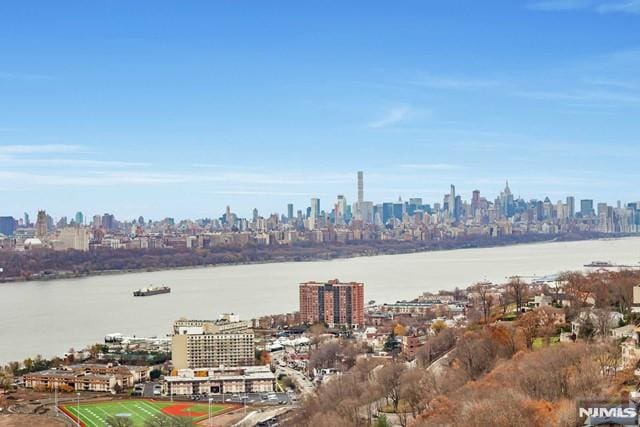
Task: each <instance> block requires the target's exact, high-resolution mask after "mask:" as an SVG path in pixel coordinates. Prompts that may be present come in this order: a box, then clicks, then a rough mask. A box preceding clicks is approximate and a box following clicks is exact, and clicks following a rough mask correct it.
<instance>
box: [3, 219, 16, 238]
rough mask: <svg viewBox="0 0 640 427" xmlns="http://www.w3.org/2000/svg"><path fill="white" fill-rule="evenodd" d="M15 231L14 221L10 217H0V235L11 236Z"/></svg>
mask: <svg viewBox="0 0 640 427" xmlns="http://www.w3.org/2000/svg"><path fill="white" fill-rule="evenodd" d="M14 231H16V220H15V218H13V217H12V216H0V234H4V235H5V236H13V233H14Z"/></svg>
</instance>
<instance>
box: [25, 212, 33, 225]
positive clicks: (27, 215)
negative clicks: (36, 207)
mask: <svg viewBox="0 0 640 427" xmlns="http://www.w3.org/2000/svg"><path fill="white" fill-rule="evenodd" d="M30 225H31V223H30V220H29V214H28V213H26V212H25V213H24V226H25V227H29V226H30Z"/></svg>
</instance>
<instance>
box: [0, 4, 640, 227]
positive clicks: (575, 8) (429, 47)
mask: <svg viewBox="0 0 640 427" xmlns="http://www.w3.org/2000/svg"><path fill="white" fill-rule="evenodd" d="M622 3H624V2H619V1H616V0H611V1H608V2H602V1H595V0H594V1H586V2H584V1H580V2H567V1H521V2H510V3H509V4H497V3H495V4H479V3H477V2H472V3H468V4H467V5H466V6H465V7H466V9H467V12H468V13H465V14H460V13H458V12H459V10H458V8H456V7H453V6H448V5H446V4H423V3H421V2H409V3H407V4H404V5H388V4H380V3H372V2H367V3H366V4H363V3H357V2H356V3H353V4H339V5H337V6H336V9H337V10H326V9H324V8H321V7H317V6H313V5H301V4H298V3H293V2H291V3H287V2H285V3H282V4H281V5H280V6H281V7H282V9H281V10H280V11H278V13H275V12H274V10H272V8H271V7H270V6H267V5H252V6H251V7H247V6H243V5H237V4H233V5H231V4H220V3H216V4H210V3H190V4H188V5H185V4H182V3H181V4H178V3H173V4H172V3H166V4H165V5H163V6H162V8H161V9H162V11H161V12H160V11H159V13H157V14H147V13H142V12H143V10H144V11H148V10H149V9H153V7H150V6H149V4H145V3H144V2H143V3H139V4H137V5H130V4H126V3H117V2H113V3H110V4H109V5H102V4H100V5H99V4H94V5H91V6H86V5H83V7H77V8H71V7H68V8H64V7H60V6H59V5H56V6H54V5H49V4H46V3H45V4H42V5H40V6H39V9H40V11H41V13H38V14H33V13H31V12H32V11H31V8H30V7H29V6H28V5H24V4H6V5H3V6H2V7H1V11H2V13H0V20H1V21H0V23H1V25H0V48H1V49H2V51H3V52H4V54H3V55H2V57H1V58H0V95H1V96H2V99H3V101H4V102H3V103H2V104H0V113H1V114H0V117H1V119H0V197H2V199H3V200H6V201H9V203H7V202H5V204H3V206H6V207H8V208H9V210H10V212H7V213H9V214H12V215H16V216H18V215H21V214H22V211H24V210H26V211H29V212H35V211H37V209H39V208H46V209H47V210H48V211H49V212H51V213H52V214H53V215H55V216H60V215H70V214H71V213H72V212H71V213H70V212H68V207H69V206H74V207H77V208H82V210H84V211H87V212H110V211H111V212H114V213H115V214H116V215H118V216H119V217H131V216H137V215H144V216H154V217H165V216H171V217H206V216H211V215H212V212H217V210H218V207H220V206H222V207H224V206H225V205H227V204H231V205H232V206H235V209H236V210H237V211H239V212H247V213H248V212H250V210H251V209H252V208H253V207H254V206H256V205H258V206H263V207H264V208H263V209H264V210H265V211H275V210H281V209H282V208H281V205H282V203H283V201H282V199H289V201H291V202H293V203H294V204H296V205H301V203H303V202H304V203H307V200H308V199H309V198H310V197H315V196H318V197H320V198H325V199H326V198H327V197H330V198H333V197H335V195H337V194H341V193H343V192H346V194H345V195H346V196H347V197H348V199H349V200H354V199H355V189H353V187H352V184H351V183H352V171H353V170H365V171H367V176H368V183H369V194H370V196H369V197H370V199H373V200H384V199H389V200H392V199H396V198H397V197H398V196H402V197H407V198H408V197H411V196H413V195H417V196H419V197H423V198H425V199H430V200H433V199H437V198H439V197H440V195H441V193H442V190H441V189H442V188H446V187H448V185H449V184H450V183H452V182H455V183H456V184H457V186H458V191H459V192H460V193H464V194H470V192H471V191H472V190H473V189H475V188H482V189H483V191H485V192H486V193H488V194H495V193H498V192H499V191H500V189H501V188H502V186H503V184H504V181H505V179H509V181H510V182H511V184H512V187H513V188H517V189H518V191H519V192H520V194H531V195H536V197H544V196H546V195H548V196H549V197H550V198H551V199H552V200H557V199H559V198H564V197H565V196H566V195H568V194H572V195H574V196H575V197H576V198H577V199H579V198H594V199H597V200H602V201H606V202H608V203H610V204H613V203H615V202H616V201H617V200H624V199H626V198H637V196H634V194H637V189H636V186H635V182H637V180H638V177H639V176H638V172H637V167H636V163H637V148H636V147H637V141H636V139H637V137H636V135H638V134H639V131H640V124H639V123H638V121H637V119H636V117H637V114H638V109H639V108H640V80H639V77H638V73H637V70H638V69H639V68H640V40H639V38H638V33H637V30H636V28H637V25H636V24H637V20H638V16H639V15H638V14H637V13H636V12H637V10H636V9H633V8H625V7H613V6H615V5H616V4H622ZM156 6H157V5H155V4H154V7H156ZM363 12H366V13H363ZM116 16H117V19H115V17H116ZM447 22H452V23H453V22H455V24H456V27H454V26H452V25H447V24H445V23H447ZM354 23H357V25H354ZM505 23H509V24H505ZM458 27H459V28H464V29H465V31H463V32H461V31H457V30H455V28H458ZM380 28H384V29H385V30H384V31H380ZM539 28H544V31H539ZM222 40H224V42H222ZM256 64H260V65H259V66H256ZM347 190H348V192H347ZM257 199H259V200H258V202H256V200H257ZM7 205H8V206H7ZM18 207H19V208H18ZM77 208H74V209H77Z"/></svg>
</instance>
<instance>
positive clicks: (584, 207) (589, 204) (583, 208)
mask: <svg viewBox="0 0 640 427" xmlns="http://www.w3.org/2000/svg"><path fill="white" fill-rule="evenodd" d="M580 214H581V215H582V217H583V218H587V217H592V216H594V215H595V212H594V210H593V200H591V199H582V200H580Z"/></svg>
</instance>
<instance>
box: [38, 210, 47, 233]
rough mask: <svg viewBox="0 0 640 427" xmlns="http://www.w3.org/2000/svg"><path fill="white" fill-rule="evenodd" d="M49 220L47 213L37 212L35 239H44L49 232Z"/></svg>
mask: <svg viewBox="0 0 640 427" xmlns="http://www.w3.org/2000/svg"><path fill="white" fill-rule="evenodd" d="M48 223H49V218H47V212H45V211H38V218H37V219H36V237H45V236H46V235H47V232H48V231H49V227H48Z"/></svg>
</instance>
